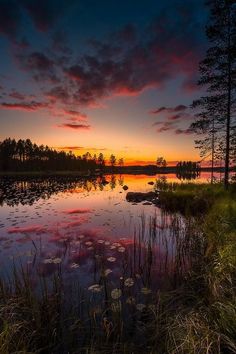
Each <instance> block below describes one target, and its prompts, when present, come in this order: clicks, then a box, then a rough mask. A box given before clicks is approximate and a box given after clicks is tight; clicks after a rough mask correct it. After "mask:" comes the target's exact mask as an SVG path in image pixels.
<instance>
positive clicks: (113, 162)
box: [110, 154, 116, 168]
mask: <svg viewBox="0 0 236 354" xmlns="http://www.w3.org/2000/svg"><path fill="white" fill-rule="evenodd" d="M110 165H111V167H112V168H113V167H114V166H115V165H116V157H115V155H113V154H111V156H110Z"/></svg>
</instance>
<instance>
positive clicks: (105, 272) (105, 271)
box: [104, 268, 112, 277]
mask: <svg viewBox="0 0 236 354" xmlns="http://www.w3.org/2000/svg"><path fill="white" fill-rule="evenodd" d="M110 273H112V270H111V269H109V268H108V269H105V270H104V275H105V277H107V276H108V275H109V274H110Z"/></svg>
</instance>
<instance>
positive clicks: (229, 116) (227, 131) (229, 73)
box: [224, 5, 232, 189]
mask: <svg viewBox="0 0 236 354" xmlns="http://www.w3.org/2000/svg"><path fill="white" fill-rule="evenodd" d="M230 51H231V12H230V5H228V72H227V75H228V89H227V91H228V92H227V93H228V97H227V117H226V146H225V147H226V151H225V180H224V184H225V189H228V188H229V163H230V123H231V122H230V121H231V90H232V88H231V52H230Z"/></svg>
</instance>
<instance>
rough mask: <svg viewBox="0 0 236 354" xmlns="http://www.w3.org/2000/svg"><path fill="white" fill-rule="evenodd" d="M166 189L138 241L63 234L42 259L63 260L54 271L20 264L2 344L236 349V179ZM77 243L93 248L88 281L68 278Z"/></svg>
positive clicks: (11, 282)
mask: <svg viewBox="0 0 236 354" xmlns="http://www.w3.org/2000/svg"><path fill="white" fill-rule="evenodd" d="M158 190H159V193H160V198H161V201H162V203H163V208H164V210H163V212H162V214H161V217H158V218H157V217H154V218H151V219H150V220H149V221H148V220H146V218H145V216H144V215H143V216H142V217H141V222H140V225H139V227H137V228H136V232H135V234H134V237H133V240H132V242H130V241H129V242H127V240H125V239H120V240H119V241H117V242H111V241H110V240H108V239H106V238H104V239H91V238H88V237H87V236H86V235H80V234H78V235H77V236H75V237H74V238H73V239H66V238H65V237H64V238H63V244H64V247H65V253H62V255H61V256H55V257H52V258H46V259H45V260H44V262H43V263H44V264H43V265H44V266H45V267H49V266H50V267H51V266H53V267H55V269H56V272H55V273H54V275H52V276H51V277H50V278H48V279H47V278H45V277H44V276H43V273H42V272H38V277H37V278H35V276H34V274H33V273H32V270H31V268H30V266H27V267H24V266H23V265H22V267H21V268H20V270H19V267H16V265H15V266H14V267H13V275H12V276H10V277H9V278H4V279H2V280H1V284H0V295H1V300H0V318H1V322H0V326H1V327H0V328H1V331H0V352H1V353H4V354H10V353H11V354H12V353H91V354H92V353H127V354H128V353H129V354H130V353H139V352H140V353H143V352H145V353H147V354H149V353H150V354H151V353H153V354H163V353H173V354H174V353H176V354H177V353H184V354H185V353H186V354H189V353H204V354H205V353H209V354H217V353H235V352H236V344H235V338H236V288H235V284H236V238H235V234H236V218H235V215H236V202H235V194H236V190H235V186H234V185H232V186H231V190H229V191H228V192H226V191H224V189H223V187H222V186H220V185H217V184H216V185H211V186H210V185H193V184H186V185H177V184H168V183H164V184H161V182H160V181H159V182H158ZM165 198H166V199H165ZM164 200H165V202H164ZM196 201H197V202H196ZM196 203H200V204H197V205H196ZM200 205H204V207H202V209H199V210H198V211H199V212H197V213H194V211H196V208H200ZM167 210H168V212H167ZM169 210H171V214H170V213H169ZM180 213H181V214H180ZM61 237H63V236H61ZM168 240H171V248H170V244H169V243H168ZM75 245H76V247H79V250H80V254H83V252H84V250H85V249H86V250H88V252H90V253H89V254H90V259H91V267H92V268H93V269H94V271H93V283H91V284H90V285H89V286H88V287H87V288H86V289H85V288H84V286H83V283H82V279H80V277H79V276H78V277H75V278H73V281H72V282H69V283H68V281H67V280H66V278H65V277H64V268H63V267H64V264H65V263H66V261H65V259H64V258H63V257H65V254H66V252H67V250H68V249H71V248H73V247H74V246H75ZM35 247H36V246H35ZM36 248H37V247H36ZM35 252H40V250H37V249H36V251H35ZM63 254H64V256H63ZM79 259H80V258H78V260H77V258H74V261H73V262H72V263H70V268H71V269H76V268H77V267H78V268H79V267H80V261H79Z"/></svg>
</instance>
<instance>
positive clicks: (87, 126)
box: [57, 123, 91, 130]
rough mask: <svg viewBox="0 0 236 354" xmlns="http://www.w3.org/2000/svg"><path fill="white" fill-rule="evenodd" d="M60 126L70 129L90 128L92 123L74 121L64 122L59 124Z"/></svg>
mask: <svg viewBox="0 0 236 354" xmlns="http://www.w3.org/2000/svg"><path fill="white" fill-rule="evenodd" d="M57 127H58V128H69V129H75V130H89V129H90V128H91V126H90V125H86V124H73V123H71V124H70V123H64V124H60V125H57Z"/></svg>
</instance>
